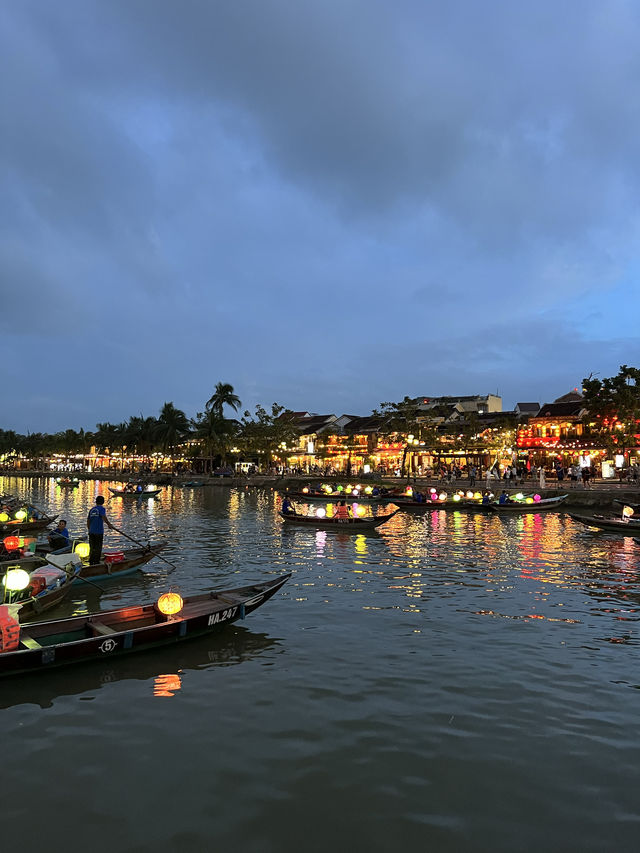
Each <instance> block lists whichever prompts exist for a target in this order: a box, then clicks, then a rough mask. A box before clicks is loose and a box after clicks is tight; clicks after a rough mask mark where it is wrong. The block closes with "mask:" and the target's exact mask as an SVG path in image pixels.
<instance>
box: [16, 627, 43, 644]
mask: <svg viewBox="0 0 640 853" xmlns="http://www.w3.org/2000/svg"><path fill="white" fill-rule="evenodd" d="M20 642H21V643H22V645H23V646H25V647H26V648H27V649H41V648H42V646H41V645H40V643H39V642H38V641H37V640H34V639H33V637H30V636H29V635H28V634H25V632H24V631H23V630H22V629H20Z"/></svg>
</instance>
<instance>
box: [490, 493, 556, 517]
mask: <svg viewBox="0 0 640 853" xmlns="http://www.w3.org/2000/svg"><path fill="white" fill-rule="evenodd" d="M567 497H568V495H561V496H559V497H557V498H546V499H545V498H543V499H542V500H541V501H537V502H534V503H532V504H528V503H525V502H524V501H518V502H517V503H511V504H491V509H492V510H493V512H497V513H499V514H501V515H503V514H504V515H513V514H515V513H517V514H521V513H523V512H526V513H529V512H549V511H553V510H555V509H558V507H559V506H560V505H561V504H562V503H563V502H564V501H565V500H566V499H567Z"/></svg>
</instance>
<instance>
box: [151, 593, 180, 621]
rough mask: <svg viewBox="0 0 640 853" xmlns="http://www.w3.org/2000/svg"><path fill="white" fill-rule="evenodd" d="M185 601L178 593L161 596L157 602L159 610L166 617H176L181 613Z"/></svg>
mask: <svg viewBox="0 0 640 853" xmlns="http://www.w3.org/2000/svg"><path fill="white" fill-rule="evenodd" d="M183 604H184V601H183V600H182V597H181V596H180V595H178V593H177V592H165V593H164V595H161V596H160V598H159V599H158V602H157V605H156V606H157V608H158V610H159V611H160V613H162V614H163V615H164V616H174V615H175V614H176V613H180V611H181V610H182V606H183Z"/></svg>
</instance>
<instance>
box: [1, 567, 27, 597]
mask: <svg viewBox="0 0 640 853" xmlns="http://www.w3.org/2000/svg"><path fill="white" fill-rule="evenodd" d="M29 580H30V578H29V572H25V570H24V569H7V573H6V575H5V576H4V577H3V578H2V583H3V585H4V586H5V587H6V588H7V589H8V590H9V592H20V590H22V589H26V588H27V587H28V586H29Z"/></svg>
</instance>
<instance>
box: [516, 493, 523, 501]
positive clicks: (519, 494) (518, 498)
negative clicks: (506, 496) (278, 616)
mask: <svg viewBox="0 0 640 853" xmlns="http://www.w3.org/2000/svg"><path fill="white" fill-rule="evenodd" d="M516 500H517V501H523V500H524V495H523V494H522V492H518V494H517V495H516Z"/></svg>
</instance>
